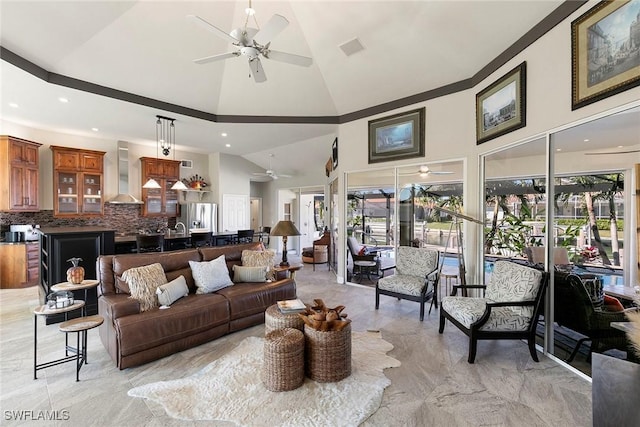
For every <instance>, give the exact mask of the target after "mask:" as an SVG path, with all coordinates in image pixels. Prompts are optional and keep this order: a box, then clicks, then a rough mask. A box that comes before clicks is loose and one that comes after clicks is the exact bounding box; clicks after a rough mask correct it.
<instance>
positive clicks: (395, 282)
mask: <svg viewBox="0 0 640 427" xmlns="http://www.w3.org/2000/svg"><path fill="white" fill-rule="evenodd" d="M439 258H440V252H438V251H434V250H432V249H426V248H413V247H409V246H400V247H399V248H398V254H397V257H396V267H395V268H396V272H395V274H394V275H392V276H386V277H382V278H380V279H379V280H378V283H377V284H376V310H377V309H378V307H379V306H380V295H387V296H391V297H396V298H398V299H406V300H410V301H416V302H418V303H420V320H421V321H422V320H424V305H425V303H426V301H428V300H429V299H430V298H433V301H434V302H435V304H436V308H437V307H438V303H437V286H436V285H437V282H438V260H439Z"/></svg>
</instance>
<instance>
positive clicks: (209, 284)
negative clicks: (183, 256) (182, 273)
mask: <svg viewBox="0 0 640 427" xmlns="http://www.w3.org/2000/svg"><path fill="white" fill-rule="evenodd" d="M189 265H190V266H191V271H192V273H193V280H194V281H195V282H196V286H197V287H198V289H197V290H196V294H208V293H211V292H215V291H217V290H220V289H222V288H226V287H227V286H232V285H233V282H232V281H231V277H229V270H228V269H227V263H226V262H225V258H224V254H223V255H220V256H219V257H218V258H216V259H214V260H211V261H204V262H197V261H189Z"/></svg>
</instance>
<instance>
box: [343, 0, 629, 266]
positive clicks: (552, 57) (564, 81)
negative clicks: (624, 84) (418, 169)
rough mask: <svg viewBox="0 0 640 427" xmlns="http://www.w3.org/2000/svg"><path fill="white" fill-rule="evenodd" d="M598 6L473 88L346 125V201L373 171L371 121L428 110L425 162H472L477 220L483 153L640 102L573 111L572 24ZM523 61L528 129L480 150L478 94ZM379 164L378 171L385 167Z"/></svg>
mask: <svg viewBox="0 0 640 427" xmlns="http://www.w3.org/2000/svg"><path fill="white" fill-rule="evenodd" d="M595 4H596V2H594V1H591V2H589V3H587V4H586V5H584V6H583V7H581V8H580V9H579V10H578V11H576V12H575V13H574V14H573V15H572V16H570V17H569V18H567V19H566V20H565V21H563V22H562V23H560V24H559V25H558V26H556V28H554V29H553V30H551V31H549V32H548V33H547V34H545V35H544V36H542V37H541V38H540V39H538V40H537V41H536V42H535V43H534V44H533V45H531V46H529V47H528V48H527V49H525V50H524V51H523V52H521V53H520V54H519V55H517V56H516V57H515V58H513V59H512V60H510V61H508V62H507V63H506V64H505V65H503V66H502V67H501V68H500V69H498V70H497V71H496V72H494V73H493V74H492V75H490V76H489V77H488V78H487V79H485V80H484V81H483V82H481V83H480V84H478V85H477V86H476V87H474V88H473V89H472V90H467V91H463V92H459V93H455V94H452V95H448V96H444V97H440V98H437V99H433V100H429V101H427V102H423V103H419V104H415V105H410V106H407V107H404V108H401V109H398V110H393V111H388V112H385V113H384V114H379V115H376V116H371V117H366V118H363V119H361V120H357V121H353V122H350V123H346V124H343V125H340V127H339V130H338V132H339V135H338V140H339V146H338V149H339V160H340V162H339V165H338V170H337V172H334V174H336V175H337V176H338V177H339V178H340V179H341V186H340V188H341V195H340V197H341V200H342V199H343V198H344V197H345V194H344V185H343V184H342V182H343V180H344V173H346V172H350V171H359V170H363V169H366V168H368V167H369V165H368V164H367V162H368V160H367V153H368V151H367V150H368V148H367V147H368V121H369V120H372V119H376V118H380V117H386V116H389V115H392V114H395V113H399V112H403V111H408V110H412V109H416V108H420V107H426V120H425V122H426V125H425V141H426V142H425V153H426V155H425V157H424V159H422V161H425V162H430V161H438V160H448V159H455V158H464V159H465V160H466V172H465V184H466V187H465V200H464V203H465V211H466V213H468V214H470V215H472V216H478V215H479V213H480V212H479V209H480V200H479V195H480V194H481V191H480V190H481V187H480V183H481V182H480V179H479V174H478V156H479V155H480V154H482V153H486V152H488V151H491V150H494V149H496V148H497V147H502V146H506V145H509V144H511V143H514V142H516V141H520V140H524V139H527V138H533V137H534V136H536V135H540V134H542V133H544V132H547V131H549V130H553V129H556V128H558V127H561V126H563V125H566V124H568V123H573V122H577V121H579V120H582V119H584V118H588V117H591V116H593V115H596V114H597V113H600V112H603V111H607V110H610V109H612V108H615V107H619V106H622V105H626V104H628V103H631V102H634V101H637V100H638V99H640V87H636V88H633V89H630V90H627V91H625V92H623V93H621V94H618V95H615V96H613V97H609V98H606V99H604V100H602V101H599V102H596V103H593V104H590V105H588V106H586V107H583V108H580V109H578V110H575V111H572V110H571V21H573V20H574V19H576V18H577V17H578V16H580V15H581V14H583V13H584V12H586V11H587V10H588V9H590V8H591V7H593V6H594V5H595ZM523 61H526V62H527V83H526V85H527V125H526V127H524V128H521V129H518V130H516V131H513V132H511V133H508V134H506V135H504V136H501V137H498V138H495V139H493V140H491V141H488V142H486V143H484V144H482V145H480V146H477V145H476V136H475V96H476V94H477V93H478V92H480V91H481V90H483V89H484V88H486V87H487V86H489V85H490V84H491V83H493V82H494V81H496V80H497V79H499V78H500V77H502V76H503V75H504V74H506V73H507V72H508V71H510V70H511V69H513V68H514V67H516V66H517V65H518V64H520V63H522V62H523ZM424 72H428V70H424ZM427 89H430V88H425V90H427ZM616 157H618V156H616ZM620 157H624V156H620ZM420 161H421V159H410V160H405V161H395V162H388V163H384V166H389V167H393V166H398V165H404V164H415V163H417V162H420ZM594 161H597V160H594ZM607 161H608V162H614V161H615V160H614V159H608V160H607ZM637 161H638V159H637V158H635V156H629V157H626V158H624V159H622V160H621V161H620V162H621V164H619V165H618V167H620V168H622V169H628V168H629V167H630V166H631V165H632V164H633V163H634V162H637ZM375 166H376V167H378V166H380V164H377V165H375ZM332 176H334V175H332ZM341 212H344V210H341ZM466 231H467V230H465V234H466V235H467V236H469V238H470V239H475V237H472V236H475V234H477V233H474V232H471V233H469V232H466ZM476 246H478V245H477V244H476V243H475V242H474V241H473V240H472V241H470V242H469V243H468V244H467V247H468V248H475V247H476ZM339 251H340V253H339V258H338V259H339V267H338V268H339V272H344V268H345V266H344V257H345V250H344V245H342V246H340V247H339ZM469 258H470V259H474V258H473V254H470V257H469ZM339 274H340V273H339Z"/></svg>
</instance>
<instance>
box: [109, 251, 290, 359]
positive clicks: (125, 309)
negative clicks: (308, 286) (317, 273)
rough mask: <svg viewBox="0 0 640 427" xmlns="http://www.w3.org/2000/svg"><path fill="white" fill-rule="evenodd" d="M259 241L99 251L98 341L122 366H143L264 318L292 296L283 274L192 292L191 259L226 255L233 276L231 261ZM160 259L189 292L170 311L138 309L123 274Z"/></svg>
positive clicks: (171, 276)
mask: <svg viewBox="0 0 640 427" xmlns="http://www.w3.org/2000/svg"><path fill="white" fill-rule="evenodd" d="M263 248H264V247H263V246H262V243H259V242H257V243H249V244H241V245H231V246H221V247H202V248H198V249H187V250H182V251H173V252H163V253H147V254H129V255H103V256H100V257H99V258H98V260H97V266H96V267H97V272H98V278H99V280H100V285H99V286H98V294H99V297H98V312H99V313H100V315H102V316H103V317H104V323H103V324H102V325H101V326H100V339H101V340H102V343H103V345H104V347H105V348H106V349H107V352H108V353H109V355H110V356H111V358H112V359H113V361H114V362H115V363H116V365H117V366H118V367H119V368H120V369H124V368H128V367H131V366H136V365H141V364H143V363H147V362H151V361H153V360H157V359H160V358H162V357H165V356H168V355H170V354H173V353H176V352H179V351H182V350H186V349H188V348H191V347H195V346H198V345H200V344H202V343H205V342H207V341H211V340H213V339H216V338H218V337H220V336H222V335H225V334H228V333H230V332H234V331H238V330H240V329H244V328H248V327H250V326H253V325H257V324H260V323H263V322H264V312H265V310H266V309H267V308H268V307H269V306H270V305H272V304H275V303H276V301H279V300H284V299H292V298H295V297H296V284H295V282H294V280H293V279H292V278H289V276H288V274H287V272H286V271H285V272H280V273H279V274H278V277H277V280H274V281H272V282H265V283H235V284H234V285H233V286H230V287H227V288H224V289H221V290H219V291H217V292H214V293H211V294H200V295H196V294H195V290H196V286H195V283H194V280H193V275H192V273H191V268H190V267H189V261H210V260H212V259H215V258H217V257H219V256H220V255H222V254H224V255H225V260H226V262H227V267H228V269H229V274H230V275H231V278H232V279H233V265H234V264H238V265H239V264H241V255H242V251H243V250H245V249H249V250H262V249H263ZM156 262H159V263H160V264H161V265H162V267H163V268H164V271H165V274H166V276H167V280H173V279H175V278H176V277H178V276H180V275H183V276H184V277H185V279H186V281H187V286H188V287H189V295H188V296H186V297H183V298H181V299H179V300H178V301H176V302H174V303H173V304H172V305H171V307H170V308H169V309H166V310H161V309H159V308H154V309H152V310H149V311H145V312H140V306H139V303H138V302H137V301H136V300H134V299H132V298H129V296H130V295H129V294H128V293H127V292H125V290H123V288H124V289H127V288H126V286H123V285H124V282H122V280H121V277H122V273H123V272H124V271H125V270H127V269H129V268H132V267H139V266H142V265H148V264H153V263H156Z"/></svg>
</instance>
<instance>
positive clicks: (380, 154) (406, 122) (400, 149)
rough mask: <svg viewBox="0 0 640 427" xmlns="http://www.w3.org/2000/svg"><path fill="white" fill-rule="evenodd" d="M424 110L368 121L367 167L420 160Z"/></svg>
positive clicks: (422, 152)
mask: <svg viewBox="0 0 640 427" xmlns="http://www.w3.org/2000/svg"><path fill="white" fill-rule="evenodd" d="M424 116H425V109H424V108H419V109H417V110H412V111H407V112H404V113H400V114H395V115H393V116H388V117H383V118H380V119H375V120H370V121H369V163H377V162H388V161H392V160H401V159H410V158H412V157H424V120H425V118H424Z"/></svg>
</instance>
